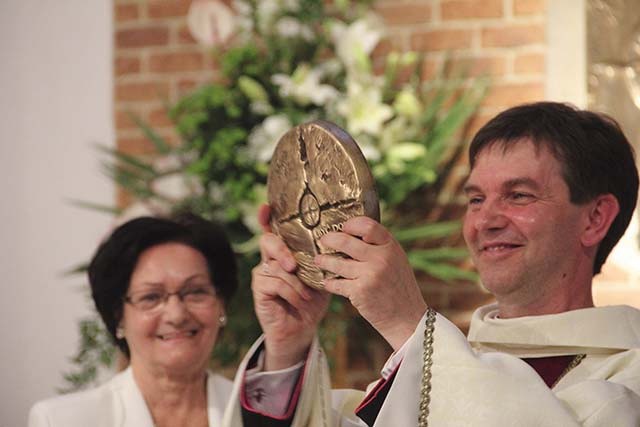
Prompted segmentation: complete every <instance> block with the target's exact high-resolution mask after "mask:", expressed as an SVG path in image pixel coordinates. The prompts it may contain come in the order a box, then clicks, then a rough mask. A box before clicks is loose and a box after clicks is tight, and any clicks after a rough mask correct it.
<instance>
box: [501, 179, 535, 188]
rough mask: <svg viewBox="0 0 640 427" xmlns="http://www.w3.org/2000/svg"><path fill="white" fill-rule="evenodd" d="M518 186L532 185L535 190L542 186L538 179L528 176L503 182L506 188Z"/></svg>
mask: <svg viewBox="0 0 640 427" xmlns="http://www.w3.org/2000/svg"><path fill="white" fill-rule="evenodd" d="M518 186H525V187H531V188H533V189H535V190H537V189H539V188H540V184H538V182H537V181H536V180H534V179H531V178H527V177H519V178H513V179H510V180H507V181H505V182H504V183H503V184H502V187H503V188H505V189H511V188H513V187H518Z"/></svg>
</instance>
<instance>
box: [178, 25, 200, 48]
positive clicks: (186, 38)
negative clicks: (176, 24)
mask: <svg viewBox="0 0 640 427" xmlns="http://www.w3.org/2000/svg"><path fill="white" fill-rule="evenodd" d="M178 43H180V44H197V43H198V42H197V41H196V39H194V38H193V36H192V35H191V32H190V31H189V27H187V26H186V25H184V26H182V27H180V29H179V30H178Z"/></svg>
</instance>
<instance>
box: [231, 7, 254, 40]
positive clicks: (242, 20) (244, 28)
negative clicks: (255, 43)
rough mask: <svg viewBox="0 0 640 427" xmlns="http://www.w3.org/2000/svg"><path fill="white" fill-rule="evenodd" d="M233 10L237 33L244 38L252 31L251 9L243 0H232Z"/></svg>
mask: <svg viewBox="0 0 640 427" xmlns="http://www.w3.org/2000/svg"><path fill="white" fill-rule="evenodd" d="M233 10H235V11H236V13H237V15H236V16H235V17H234V22H235V26H236V27H237V28H238V33H239V34H240V35H242V36H243V39H246V38H247V37H249V35H250V34H251V33H252V32H253V19H251V13H252V10H253V9H252V7H251V5H250V4H249V3H248V2H246V1H244V0H234V2H233Z"/></svg>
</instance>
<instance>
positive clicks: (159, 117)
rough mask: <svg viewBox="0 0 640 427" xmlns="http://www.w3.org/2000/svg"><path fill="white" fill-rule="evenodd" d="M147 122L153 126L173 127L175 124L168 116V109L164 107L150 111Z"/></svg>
mask: <svg viewBox="0 0 640 427" xmlns="http://www.w3.org/2000/svg"><path fill="white" fill-rule="evenodd" d="M147 123H148V124H149V126H151V127H153V128H157V127H171V126H173V125H174V123H173V122H172V121H171V119H170V118H169V117H168V116H167V110H166V109H164V108H163V109H159V110H153V111H152V112H151V113H149V116H148V117H147Z"/></svg>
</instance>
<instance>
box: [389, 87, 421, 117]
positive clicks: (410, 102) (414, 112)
mask: <svg viewBox="0 0 640 427" xmlns="http://www.w3.org/2000/svg"><path fill="white" fill-rule="evenodd" d="M393 108H395V110H396V111H397V112H398V114H399V115H401V116H405V117H409V118H416V117H418V116H419V115H420V113H421V112H422V104H421V103H420V100H419V99H418V97H417V96H416V93H415V91H414V90H413V89H412V88H411V87H405V88H404V89H402V90H401V91H400V92H399V93H398V94H397V95H396V99H395V101H394V102H393Z"/></svg>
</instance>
